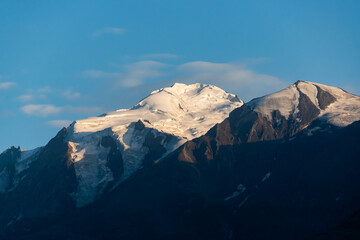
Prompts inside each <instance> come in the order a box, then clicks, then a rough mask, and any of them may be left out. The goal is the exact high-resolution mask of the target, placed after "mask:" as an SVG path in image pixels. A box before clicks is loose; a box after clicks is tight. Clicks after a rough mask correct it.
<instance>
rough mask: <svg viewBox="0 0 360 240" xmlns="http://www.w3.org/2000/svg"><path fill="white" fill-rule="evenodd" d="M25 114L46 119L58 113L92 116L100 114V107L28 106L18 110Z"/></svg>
mask: <svg viewBox="0 0 360 240" xmlns="http://www.w3.org/2000/svg"><path fill="white" fill-rule="evenodd" d="M20 109H21V110H22V111H23V112H24V113H25V114H28V115H32V116H38V117H47V116H52V115H58V114H60V113H72V114H94V113H100V111H101V108H100V107H88V106H78V107H74V106H54V105H52V104H28V105H25V106H22V107H21V108H20Z"/></svg>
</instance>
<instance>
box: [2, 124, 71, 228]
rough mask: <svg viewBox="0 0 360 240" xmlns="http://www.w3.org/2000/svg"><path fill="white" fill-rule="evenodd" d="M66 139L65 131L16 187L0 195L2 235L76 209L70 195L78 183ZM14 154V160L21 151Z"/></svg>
mask: <svg viewBox="0 0 360 240" xmlns="http://www.w3.org/2000/svg"><path fill="white" fill-rule="evenodd" d="M65 135H66V129H65V128H64V129H63V130H61V131H60V132H59V133H58V134H57V136H56V137H54V138H53V139H52V140H51V141H50V142H49V143H48V144H47V145H46V146H45V147H44V148H43V149H41V150H40V151H39V153H38V155H37V157H36V160H34V161H33V162H31V164H30V166H29V167H28V168H27V169H25V170H23V172H22V173H21V181H19V182H18V184H17V186H16V187H15V188H13V189H9V190H8V191H7V192H6V193H4V194H2V195H1V194H0V206H1V210H0V211H1V212H2V214H1V216H0V222H1V226H2V229H1V230H2V231H4V227H8V230H11V225H12V224H14V223H16V222H17V223H19V222H28V221H29V222H31V221H32V220H33V219H38V218H43V217H49V216H52V215H58V214H61V213H62V212H67V211H69V210H70V209H74V208H75V203H74V201H73V200H72V198H71V196H70V195H71V194H72V193H73V192H74V191H75V189H76V186H77V182H76V177H75V171H74V166H73V164H72V162H71V161H70V156H69V155H70V153H69V150H70V149H69V145H68V144H67V142H65V141H64V138H65ZM11 152H13V154H11V155H13V156H14V155H19V149H11ZM3 157H4V156H3ZM5 157H6V155H5ZM10 160H11V158H10ZM13 166H14V165H13Z"/></svg>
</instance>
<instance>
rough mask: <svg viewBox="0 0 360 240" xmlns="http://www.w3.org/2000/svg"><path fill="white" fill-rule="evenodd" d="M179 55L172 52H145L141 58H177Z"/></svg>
mask: <svg viewBox="0 0 360 240" xmlns="http://www.w3.org/2000/svg"><path fill="white" fill-rule="evenodd" d="M176 58H179V56H177V55H175V54H171V53H154V54H144V55H141V56H140V59H146V60H152V59H176Z"/></svg>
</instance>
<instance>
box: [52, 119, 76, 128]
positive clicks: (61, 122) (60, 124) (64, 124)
mask: <svg viewBox="0 0 360 240" xmlns="http://www.w3.org/2000/svg"><path fill="white" fill-rule="evenodd" d="M71 123H72V122H71V121H69V120H52V121H47V122H46V124H48V125H50V126H53V127H60V128H62V127H67V126H69V125H70V124H71Z"/></svg>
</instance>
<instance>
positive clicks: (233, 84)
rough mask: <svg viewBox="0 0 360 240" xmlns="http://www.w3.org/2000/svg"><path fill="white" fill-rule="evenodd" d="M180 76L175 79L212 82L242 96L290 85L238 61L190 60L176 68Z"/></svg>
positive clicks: (248, 96)
mask: <svg viewBox="0 0 360 240" xmlns="http://www.w3.org/2000/svg"><path fill="white" fill-rule="evenodd" d="M176 70H177V71H178V73H179V77H178V78H176V79H174V80H173V81H180V82H186V83H189V82H190V83H191V82H200V83H210V84H214V85H217V86H219V87H222V88H224V89H226V90H228V91H231V92H233V93H236V94H238V95H239V97H240V98H242V99H245V100H250V99H251V98H254V97H258V96H261V95H265V94H267V93H270V92H273V91H277V90H279V89H281V88H283V87H285V86H287V85H288V83H287V82H285V81H283V80H280V79H279V78H277V77H274V76H271V75H267V74H261V73H257V72H255V71H253V70H251V69H248V68H245V67H244V65H243V64H241V63H240V64H237V63H212V62H204V61H197V62H189V63H185V64H182V65H180V66H178V67H177V69H176Z"/></svg>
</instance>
